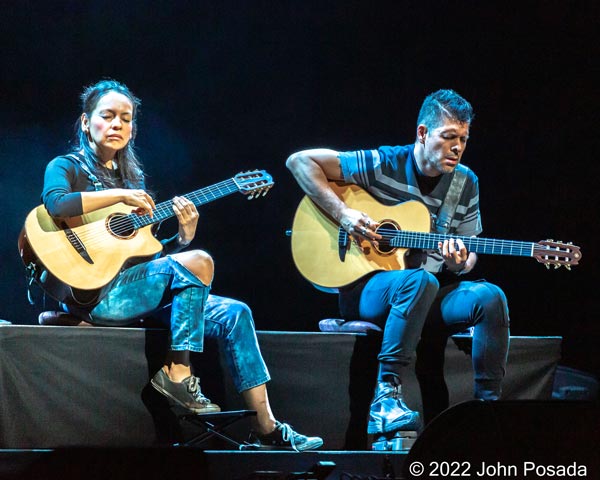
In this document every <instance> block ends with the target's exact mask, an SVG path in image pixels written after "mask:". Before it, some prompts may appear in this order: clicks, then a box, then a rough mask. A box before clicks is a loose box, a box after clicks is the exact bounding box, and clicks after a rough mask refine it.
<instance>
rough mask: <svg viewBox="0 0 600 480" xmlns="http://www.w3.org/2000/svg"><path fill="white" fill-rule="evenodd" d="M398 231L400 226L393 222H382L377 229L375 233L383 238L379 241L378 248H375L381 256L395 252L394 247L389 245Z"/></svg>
mask: <svg viewBox="0 0 600 480" xmlns="http://www.w3.org/2000/svg"><path fill="white" fill-rule="evenodd" d="M398 230H400V225H398V224H397V223H396V222H394V221H393V220H382V221H381V223H380V224H379V227H377V230H376V231H377V233H378V234H379V235H381V236H382V237H383V238H382V239H381V240H379V246H378V247H377V251H378V252H379V253H380V254H381V255H391V254H392V253H394V250H396V247H394V246H392V245H391V244H390V241H391V239H392V238H394V234H395V233H396V232H397V231H398Z"/></svg>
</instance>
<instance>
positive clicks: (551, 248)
mask: <svg viewBox="0 0 600 480" xmlns="http://www.w3.org/2000/svg"><path fill="white" fill-rule="evenodd" d="M533 257H534V258H535V259H536V260H537V261H538V262H540V263H543V264H544V265H546V268H550V265H554V268H560V266H561V265H562V266H564V267H565V268H566V269H567V270H571V266H572V265H578V264H579V260H581V251H580V248H579V247H577V246H575V245H573V244H572V243H563V242H555V241H554V240H542V241H540V242H538V243H536V244H535V246H534V248H533Z"/></svg>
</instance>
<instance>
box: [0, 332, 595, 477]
mask: <svg viewBox="0 0 600 480" xmlns="http://www.w3.org/2000/svg"><path fill="white" fill-rule="evenodd" d="M258 336H259V342H260V345H261V349H262V351H263V355H264V357H265V360H266V362H267V364H268V365H269V369H270V372H271V375H272V377H273V380H272V381H271V382H270V383H269V385H268V388H269V397H270V400H271V403H272V406H273V409H274V412H275V415H276V417H277V418H279V419H281V420H282V421H286V422H288V423H290V424H292V425H293V426H294V427H295V428H296V429H297V430H298V431H300V432H302V433H306V434H311V435H320V436H322V437H323V439H324V441H325V445H324V447H323V450H322V451H318V452H310V453H307V452H305V453H301V454H298V453H293V452H255V451H235V450H230V449H229V447H230V445H224V443H223V442H222V441H218V440H211V441H210V442H209V443H208V444H206V445H205V448H204V450H201V449H199V448H192V447H172V446H170V445H172V444H173V443H176V442H180V443H181V442H185V441H186V440H187V439H189V438H193V437H194V436H196V435H198V433H199V430H198V426H197V425H192V424H185V422H183V423H182V422H180V421H179V420H178V419H177V417H176V416H175V415H174V414H173V411H172V410H171V409H169V407H168V405H167V404H166V401H165V400H164V398H163V397H162V396H160V395H159V394H158V393H156V392H155V391H154V390H153V389H152V388H149V387H148V380H149V378H150V377H151V376H152V374H153V373H154V372H155V371H156V370H157V369H158V368H159V367H160V365H161V361H162V358H163V355H164V353H165V351H166V348H167V339H168V335H167V332H165V331H163V330H142V329H130V328H94V327H41V326H14V325H13V326H11V325H8V326H2V327H0V392H2V412H1V414H0V459H1V461H0V478H51V477H49V476H47V477H39V476H37V477H36V475H37V473H36V472H38V473H39V471H42V470H44V469H45V471H46V472H47V474H48V475H51V474H53V473H54V472H56V471H59V470H60V474H61V475H60V476H61V478H91V477H90V475H92V474H94V472H96V473H98V476H96V477H94V478H116V477H115V475H116V473H118V472H130V473H132V474H133V473H134V472H138V473H140V472H142V471H144V472H146V473H145V474H144V475H143V478H154V477H153V475H154V474H156V475H157V476H156V478H158V476H160V477H161V478H178V477H177V475H178V474H181V478H183V476H184V475H185V477H186V478H188V477H189V476H190V475H191V476H192V477H195V478H218V479H221V478H223V479H227V478H232V479H234V478H319V475H324V473H323V472H325V470H327V468H330V467H331V465H330V464H331V463H333V464H335V468H334V469H333V470H332V471H331V473H330V474H329V476H327V477H323V478H348V479H349V478H357V479H359V478H368V476H369V475H371V477H372V478H386V477H385V475H388V477H387V478H401V469H402V465H403V462H404V459H405V457H406V454H405V453H394V452H391V453H386V452H371V451H369V450H368V448H369V439H368V438H367V435H366V433H365V432H366V416H367V413H368V406H369V402H370V397H371V394H372V388H373V383H374V380H375V374H376V353H377V350H378V342H379V337H377V336H371V335H364V334H340V333H320V332H318V333H317V332H314V333H313V332H306V333H299V332H258ZM560 341H561V339H560V338H559V337H511V349H510V354H509V364H508V371H507V377H506V381H505V386H504V398H505V399H506V401H507V402H508V403H506V402H495V403H496V404H506V405H508V404H509V403H510V402H515V401H516V402H523V401H525V403H527V401H529V402H531V401H536V402H540V401H541V402H548V403H549V404H553V405H556V404H558V402H549V400H550V399H551V395H552V386H553V378H554V372H555V369H556V365H557V363H558V361H559V359H560ZM470 342H471V339H470V338H469V337H454V338H452V339H451V340H450V341H449V342H448V347H447V351H446V359H447V360H446V375H447V379H448V383H449V387H450V395H451V403H452V404H460V405H465V404H463V403H460V402H465V401H468V400H470V398H471V390H472V386H471V385H472V369H471V364H470V356H469V349H470ZM193 361H194V367H195V369H196V371H197V373H199V376H200V377H201V378H202V389H203V391H204V392H206V393H207V395H208V396H209V397H210V398H211V399H212V400H213V401H215V402H216V403H218V404H219V405H221V407H222V408H223V409H227V410H240V409H243V408H245V405H244V404H243V403H242V401H241V396H240V395H238V394H237V393H236V392H235V391H234V389H233V386H232V384H231V381H230V379H229V375H228V373H227V372H226V371H225V369H224V363H223V362H222V360H221V359H220V357H219V353H218V349H217V348H216V345H211V344H208V345H207V348H206V351H205V352H204V353H203V354H201V355H196V356H194V358H193ZM406 383H407V385H406V388H405V391H406V392H407V394H408V395H407V403H408V404H409V405H410V406H411V407H412V408H415V409H418V408H420V406H421V400H420V397H419V394H418V388H417V384H416V380H415V378H414V377H410V378H408V379H407V382H406ZM473 403H476V404H482V403H484V402H469V403H468V404H467V405H470V404H473ZM554 408H556V407H554ZM528 409H529V410H530V411H540V408H539V405H537V406H535V407H534V406H532V405H530V404H529V405H519V410H518V411H519V412H526V411H527V410H528ZM451 410H452V409H450V410H449V411H448V412H450V411H451ZM477 410H478V407H477V406H474V407H469V408H467V409H466V411H467V412H471V411H473V412H476V411H477ZM448 412H447V413H448ZM548 412H549V413H548V415H549V418H548V422H553V421H555V420H556V418H555V417H556V416H557V415H556V414H555V413H556V412H554V411H548ZM563 412H564V411H563ZM443 415H445V414H443ZM494 415H495V414H494ZM463 416H464V411H463ZM513 417H515V415H512V416H511V417H509V419H510V418H513ZM516 417H517V418H520V423H519V424H517V425H514V426H513V429H514V431H515V432H520V431H522V432H525V431H529V430H530V427H531V425H529V424H528V422H527V420H526V419H527V417H528V416H527V415H517V416H516ZM558 417H560V418H567V417H569V415H565V414H564V413H560V414H559V415H558ZM438 418H440V417H438ZM560 418H559V421H560ZM593 418H597V417H593ZM466 422H467V423H468V424H478V423H479V424H481V422H482V420H481V418H479V419H478V418H472V419H470V420H466ZM434 423H435V421H434ZM434 423H432V424H431V425H430V427H431V426H433V425H434ZM464 423H465V421H462V423H461V424H460V425H461V426H460V428H458V429H457V430H456V432H455V434H453V437H452V440H453V442H454V443H457V444H461V445H464V441H465V437H464V434H463V433H461V430H464ZM503 423H504V424H505V425H510V421H508V420H504V421H503ZM588 423H593V420H589V421H588ZM428 428H429V427H428ZM248 430H249V419H241V420H240V421H239V422H237V423H236V424H235V425H234V427H232V430H231V434H232V435H233V436H237V438H238V439H240V440H243V439H244V438H245V436H246V435H247V432H248ZM533 430H535V431H537V432H541V431H542V430H541V429H540V427H539V425H538V426H537V427H535V428H533ZM425 432H427V430H426V431H425ZM434 432H435V430H434ZM446 433H447V432H446ZM442 437H443V435H442ZM425 438H431V435H425ZM419 440H420V439H419ZM419 440H418V442H419ZM466 440H467V441H468V438H467V439H466ZM429 441H430V440H429ZM211 442H212V443H211ZM451 443H452V442H451ZM417 445H418V444H416V445H415V447H417ZM226 448H227V449H228V450H225V449H226ZM420 448H422V447H419V448H418V449H417V450H419V449H420ZM494 448H496V447H494ZM413 450H414V447H413ZM426 450H428V449H427V448H426ZM319 462H323V463H322V465H321V467H318V465H319ZM328 465H329V467H328ZM314 468H317V470H318V469H319V468H321V469H322V472H321V473H319V472H317V471H313V476H310V475H309V474H308V473H307V472H311V471H312V470H311V469H314ZM194 471H196V472H197V473H198V475H196V474H195V473H193V472H194ZM10 472H14V473H15V474H16V475H19V477H16V476H12V477H11V476H10V475H11V474H10ZM69 472H72V473H73V476H71V477H68V475H70V473H69ZM107 472H109V473H110V475H108V474H107ZM169 472H170V473H169ZM255 472H264V473H261V474H258V473H255ZM267 472H271V473H267ZM294 472H295V474H298V475H296V476H290V475H291V474H292V473H294ZM344 472H346V473H348V474H352V475H355V476H354V477H352V476H346V477H344V476H343V474H345V473H344ZM101 473H103V474H104V476H103V475H102V474H101ZM159 473H162V475H158V474H159ZM30 474H31V475H33V476H31V477H27V475H30ZM78 474H82V475H83V476H81V477H77V475H78ZM65 475H67V476H65ZM249 475H254V476H249ZM257 475H262V476H257ZM278 475H279V476H278ZM301 475H304V476H301ZM361 475H362V476H361ZM394 476H395V477H394ZM127 478H141V476H139V477H138V476H137V475H133V476H132V475H129V476H128V477H127ZM588 478H592V477H588Z"/></svg>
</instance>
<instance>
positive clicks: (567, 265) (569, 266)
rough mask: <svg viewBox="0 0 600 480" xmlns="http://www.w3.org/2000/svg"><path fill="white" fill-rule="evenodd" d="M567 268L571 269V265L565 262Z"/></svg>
mask: <svg viewBox="0 0 600 480" xmlns="http://www.w3.org/2000/svg"><path fill="white" fill-rule="evenodd" d="M565 268H566V269H567V270H569V271H571V265H569V264H568V263H565Z"/></svg>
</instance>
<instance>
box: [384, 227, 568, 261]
mask: <svg viewBox="0 0 600 480" xmlns="http://www.w3.org/2000/svg"><path fill="white" fill-rule="evenodd" d="M377 233H379V234H380V235H382V236H383V239H382V240H384V244H388V245H390V244H391V243H392V242H393V240H395V239H402V240H404V241H403V242H402V245H401V246H398V248H411V247H413V248H416V247H419V248H426V247H423V243H426V244H429V245H431V247H430V249H432V250H436V249H437V243H438V242H439V241H443V240H445V239H450V238H454V239H461V240H462V241H463V242H464V243H465V244H466V245H468V246H469V247H472V246H475V247H478V248H480V250H478V252H479V253H490V252H492V253H495V252H502V253H504V252H505V251H510V252H513V251H518V252H520V253H521V254H523V253H526V254H527V256H532V255H533V252H534V248H535V246H536V245H538V244H536V243H534V242H525V241H519V240H504V239H493V238H485V237H465V236H460V235H458V236H452V235H446V234H439V233H429V232H411V231H407V230H395V229H378V230H377ZM380 241H381V240H380ZM541 248H542V249H544V247H543V246H542V247H541ZM546 249H547V254H548V255H551V256H552V255H553V254H557V253H560V252H564V250H560V249H559V248H558V247H556V249H554V248H552V247H546ZM546 249H544V253H545V251H546Z"/></svg>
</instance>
